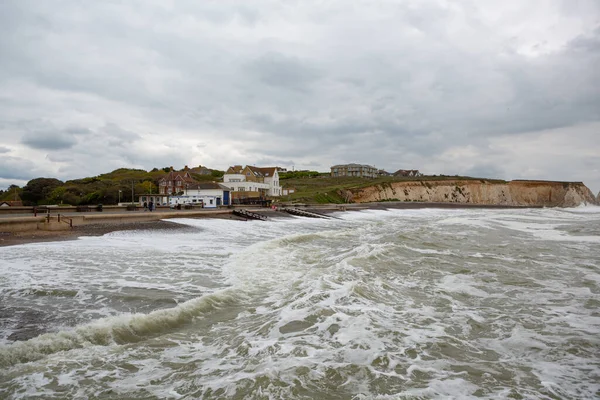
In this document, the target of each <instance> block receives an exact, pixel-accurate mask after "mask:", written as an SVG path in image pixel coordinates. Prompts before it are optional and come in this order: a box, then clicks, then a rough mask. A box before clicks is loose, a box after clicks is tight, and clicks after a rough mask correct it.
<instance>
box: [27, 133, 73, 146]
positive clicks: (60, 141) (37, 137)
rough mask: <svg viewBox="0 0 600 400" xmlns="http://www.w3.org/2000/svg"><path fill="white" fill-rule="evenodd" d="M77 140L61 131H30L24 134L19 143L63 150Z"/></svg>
mask: <svg viewBox="0 0 600 400" xmlns="http://www.w3.org/2000/svg"><path fill="white" fill-rule="evenodd" d="M76 142H77V140H76V139H75V138H74V137H72V136H68V135H65V134H62V133H55V132H31V133H28V134H26V135H25V136H24V137H23V138H22V139H21V143H23V144H24V145H26V146H28V147H31V148H32V149H38V150H63V149H69V148H71V147H73V146H74V145H75V143H76Z"/></svg>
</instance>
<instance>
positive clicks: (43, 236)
mask: <svg viewBox="0 0 600 400" xmlns="http://www.w3.org/2000/svg"><path fill="white" fill-rule="evenodd" d="M293 207H294V208H298V209H300V210H305V211H309V212H314V213H318V214H325V215H326V214H331V213H334V212H348V211H361V210H386V209H422V208H452V209H468V208H537V207H520V206H497V205H476V204H464V203H425V202H414V203H413V202H376V203H353V204H327V205H308V204H306V205H294V206H293ZM249 210H251V211H252V212H256V213H258V214H262V215H266V216H267V217H268V218H293V217H292V216H291V215H290V214H288V213H285V212H281V211H276V210H273V209H270V208H259V209H254V208H253V209H249ZM157 214H159V213H157ZM105 215H106V214H105ZM170 218H219V219H232V220H238V221H240V220H242V221H243V220H244V219H242V218H239V217H236V216H234V215H233V214H231V213H227V214H208V213H207V214H204V215H200V216H199V215H194V216H188V215H186V213H181V214H180V215H177V216H176V217H174V216H173V215H168V216H167V215H165V219H155V220H149V221H148V220H143V221H128V222H106V221H98V222H95V223H88V224H85V225H78V226H74V227H73V228H72V229H68V230H39V229H38V230H29V231H22V232H2V231H1V229H0V247H5V246H17V245H21V244H29V243H40V242H56V241H65V240H77V239H78V238H80V237H84V236H102V235H105V234H107V233H111V232H116V231H128V230H164V231H175V230H188V229H193V228H190V227H188V226H184V225H181V224H177V223H175V222H171V221H169V220H168V219H170Z"/></svg>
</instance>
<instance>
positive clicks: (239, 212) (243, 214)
mask: <svg viewBox="0 0 600 400" xmlns="http://www.w3.org/2000/svg"><path fill="white" fill-rule="evenodd" d="M233 215H236V216H238V217H242V218H245V219H247V220H248V219H257V220H260V221H266V219H267V216H266V215H261V214H257V213H254V212H252V211H248V210H244V209H241V210H233Z"/></svg>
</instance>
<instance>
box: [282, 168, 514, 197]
mask: <svg viewBox="0 0 600 400" xmlns="http://www.w3.org/2000/svg"><path fill="white" fill-rule="evenodd" d="M456 179H461V180H480V179H482V178H473V177H468V176H444V175H433V176H419V177H395V176H384V177H380V178H376V179H366V178H357V177H341V178H334V177H331V176H330V175H329V174H320V175H319V176H316V177H314V176H313V177H302V178H288V179H281V180H280V183H281V185H282V186H283V187H284V188H294V189H296V192H295V193H293V194H291V195H289V196H283V197H282V198H281V200H282V201H292V202H297V203H345V202H346V201H345V199H344V198H343V197H342V196H341V195H340V193H339V191H340V190H342V189H359V188H362V187H368V186H374V185H377V184H385V183H390V182H406V181H417V182H419V181H439V180H456ZM485 180H486V181H488V182H505V181H502V180H490V179H487V178H486V179H485Z"/></svg>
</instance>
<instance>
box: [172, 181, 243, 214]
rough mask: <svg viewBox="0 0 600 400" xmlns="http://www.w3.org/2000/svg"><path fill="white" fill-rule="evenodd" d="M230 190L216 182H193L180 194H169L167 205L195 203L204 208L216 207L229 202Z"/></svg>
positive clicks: (226, 204)
mask: <svg viewBox="0 0 600 400" xmlns="http://www.w3.org/2000/svg"><path fill="white" fill-rule="evenodd" d="M230 192H231V190H230V189H229V188H228V187H227V186H224V185H221V184H219V183H216V182H205V183H195V184H192V185H188V186H187V187H186V188H185V189H184V190H183V195H181V196H170V197H169V205H171V206H174V205H178V204H192V205H194V204H196V205H200V204H202V206H203V207H204V208H217V207H218V206H228V205H230V204H231V197H230Z"/></svg>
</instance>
